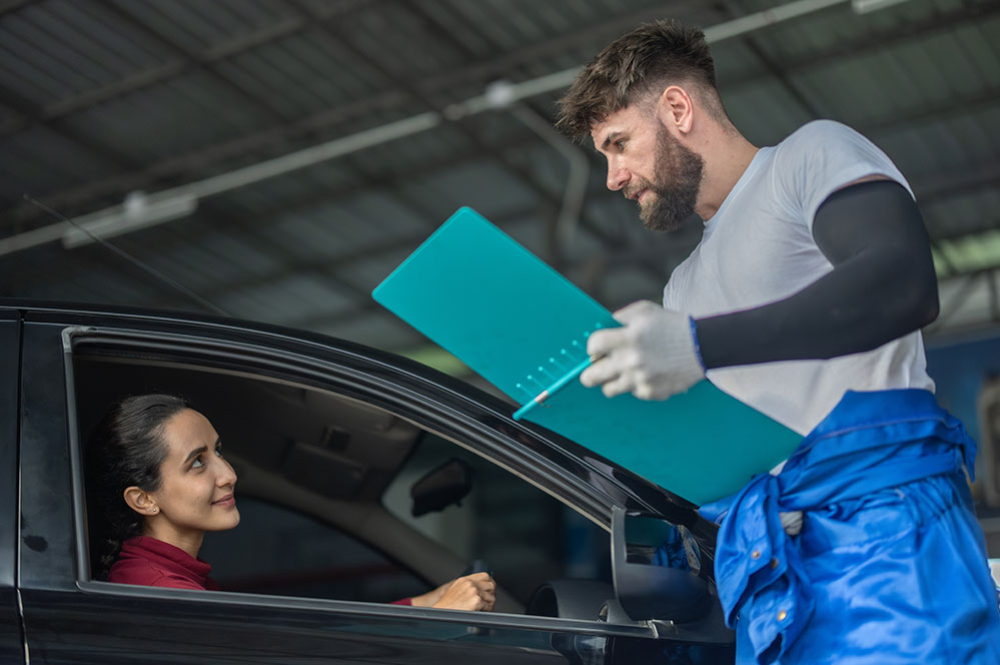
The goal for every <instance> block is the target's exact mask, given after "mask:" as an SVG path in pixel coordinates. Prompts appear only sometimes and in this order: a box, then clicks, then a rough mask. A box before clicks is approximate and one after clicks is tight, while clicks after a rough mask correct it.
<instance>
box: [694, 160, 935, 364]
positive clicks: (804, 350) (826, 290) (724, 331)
mask: <svg viewBox="0 0 1000 665" xmlns="http://www.w3.org/2000/svg"><path fill="white" fill-rule="evenodd" d="M813 238H814V239H815V240H816V244H817V245H818V247H819V249H820V251H822V252H823V254H824V255H825V256H826V258H827V259H828V260H829V261H830V263H832V264H833V270H832V271H831V272H830V273H828V274H826V275H824V276H823V277H822V278H820V279H818V280H817V281H816V282H814V283H813V284H811V285H810V286H808V287H806V288H805V289H803V290H802V291H800V292H798V293H796V294H795V295H793V296H791V297H789V298H786V299H785V300H781V301H778V302H776V303H772V304H770V305H765V306H762V307H758V308H755V309H750V310H745V311H742V312H735V313H732V314H723V315H719V316H712V317H707V318H704V319H698V320H696V321H695V327H696V330H697V337H698V344H699V347H700V352H701V357H702V360H703V361H704V363H705V367H706V368H707V369H713V368H717V367H729V366H734V365H748V364H753V363H762V362H773V361H778V360H805V359H825V358H833V357H836V356H842V355H847V354H851V353H859V352H862V351H869V350H871V349H874V348H877V347H879V346H881V345H882V344H885V343H887V342H890V341H892V340H894V339H897V338H899V337H901V336H903V335H906V334H907V333H910V332H912V331H914V330H917V329H919V328H920V327H922V326H924V325H927V324H928V323H930V322H931V321H933V320H934V319H935V318H937V314H938V295H937V279H936V276H935V272H934V262H933V260H932V258H931V251H930V241H929V239H928V236H927V231H926V229H925V228H924V225H923V220H922V219H921V216H920V212H919V211H918V209H917V206H916V203H914V201H913V199H912V198H911V197H910V195H909V193H908V192H907V191H906V189H904V188H903V187H902V186H901V185H900V184H899V183H896V182H894V181H890V180H878V181H874V182H864V183H861V184H854V185H850V186H848V187H846V188H844V189H841V190H838V191H837V192H834V193H833V194H831V195H830V196H829V197H828V198H827V199H826V201H824V202H823V204H822V205H821V206H820V207H819V209H818V210H817V212H816V216H815V218H814V221H813Z"/></svg>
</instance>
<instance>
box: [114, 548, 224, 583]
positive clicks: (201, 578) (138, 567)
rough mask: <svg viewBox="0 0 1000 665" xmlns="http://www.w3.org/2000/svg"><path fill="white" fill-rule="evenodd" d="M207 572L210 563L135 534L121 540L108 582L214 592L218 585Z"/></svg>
mask: <svg viewBox="0 0 1000 665" xmlns="http://www.w3.org/2000/svg"><path fill="white" fill-rule="evenodd" d="M210 572H212V566H210V565H209V564H207V563H205V562H204V561H202V560H201V559H195V558H194V557H192V556H191V555H190V554H188V553H187V552H185V551H184V550H182V549H180V548H179V547H174V546H173V545H171V544H170V543H165V542H163V541H162V540H157V539H156V538H150V537H149V536H138V537H136V538H129V539H128V540H126V541H125V542H123V543H122V551H121V553H120V554H119V555H118V560H117V561H115V563H114V565H113V566H111V571H110V572H109V573H108V581H109V582H117V583H118V584H141V585H143V586H160V587H169V588H171V589H201V590H202V591H218V590H219V585H218V584H216V583H215V580H213V579H211V578H210V577H209V576H208V574H209V573H210Z"/></svg>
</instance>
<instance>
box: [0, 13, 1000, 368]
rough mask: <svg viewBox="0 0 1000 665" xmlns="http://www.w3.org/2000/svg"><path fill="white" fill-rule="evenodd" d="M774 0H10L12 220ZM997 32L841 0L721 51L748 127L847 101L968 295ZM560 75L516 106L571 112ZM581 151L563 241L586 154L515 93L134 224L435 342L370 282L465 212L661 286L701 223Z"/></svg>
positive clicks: (24, 225)
mask: <svg viewBox="0 0 1000 665" xmlns="http://www.w3.org/2000/svg"><path fill="white" fill-rule="evenodd" d="M779 4H782V3H776V2H772V1H771V0H739V1H735V0H734V1H730V0H726V1H724V2H722V3H715V4H706V3H700V2H694V1H693V0H692V1H685V0H678V1H676V2H673V3H668V4H665V3H663V2H654V1H653V0H573V1H572V2H570V1H567V2H560V3H552V2H538V1H537V0H482V1H479V2H469V1H467V0H426V1H423V2H420V3H409V2H398V1H388V0H387V1H381V2H376V1H374V0H341V1H338V2H333V1H324V0H297V1H292V2H282V3H276V2H267V1H264V0H215V1H213V2H211V3H205V2H201V1H199V0H164V1H162V2H155V3H136V2H128V1H126V0H115V1H114V2H109V3H98V2H92V1H77V2H71V1H69V0H35V1H30V0H29V1H28V2H24V3H20V4H17V5H11V6H10V9H9V10H8V11H6V12H3V10H2V9H0V199H2V204H0V205H2V208H3V210H0V239H2V238H3V237H4V236H9V235H13V234H15V233H19V232H21V231H24V230H26V229H31V228H37V227H40V226H43V225H45V224H48V223H49V222H50V221H51V220H50V219H48V218H46V217H44V216H42V215H41V214H40V213H39V212H38V211H36V210H34V209H31V208H26V207H25V206H24V204H23V203H22V202H20V196H21V193H22V192H23V191H30V192H31V193H32V194H33V195H35V196H38V197H41V198H43V199H44V200H46V201H47V202H49V203H52V204H54V205H56V207H58V208H60V209H61V210H63V211H64V212H67V213H70V214H83V213H87V212H91V211H94V210H98V209H102V208H105V207H106V206H108V205H110V204H113V203H115V202H118V201H121V200H122V198H123V197H124V196H125V194H127V193H128V192H130V191H133V190H145V191H147V192H155V191H158V190H163V189H166V188H168V187H173V186H176V185H180V184H183V183H186V182H193V181H197V180H201V179H204V178H207V177H210V176H212V175H216V174H219V173H224V172H226V171H229V170H232V169H236V168H240V167H242V166H247V165H251V164H254V163H257V162H260V161H263V160H266V159H270V158H274V157H277V156H280V155H283V154H288V153H291V152H293V151H296V150H300V149H303V148H307V147H309V146H311V145H316V144H320V143H323V142H326V141H331V140H334V139H337V138H342V137H349V136H352V135H355V134H356V133H358V132H363V131H367V130H371V129H374V128H378V127H380V126H382V125H385V124H386V123H390V122H396V121H400V120H404V119H406V118H410V117H413V116H416V115H417V114H420V113H424V112H426V111H428V110H442V109H445V108H446V107H448V105H451V104H456V103H460V102H463V101H464V100H466V99H469V98H471V97H475V96H478V95H481V94H483V92H484V91H485V90H486V88H487V86H488V85H489V84H490V83H491V82H493V81H496V80H497V79H501V78H503V79H507V80H509V81H513V82H518V81H526V80H530V79H534V78H536V77H540V76H544V75H548V74H552V73H554V72H560V71H563V70H566V69H568V68H571V67H577V66H580V65H582V64H584V63H585V62H587V61H588V60H589V59H590V58H591V57H593V55H594V54H595V53H596V52H597V51H598V50H599V49H600V48H602V47H603V46H604V45H606V44H607V43H608V42H609V41H610V40H611V39H613V38H614V37H615V36H616V35H617V34H620V33H621V32H624V31H626V30H627V29H629V28H630V27H632V26H633V25H635V24H637V23H638V22H640V21H643V20H650V19H653V18H656V17H658V16H661V15H663V14H664V12H666V11H673V12H674V13H675V15H676V16H678V17H679V18H682V19H684V20H686V21H688V22H690V23H695V24H699V25H701V26H703V27H708V26H712V25H717V24H719V23H722V22H724V21H727V20H730V19H733V18H737V17H740V16H744V15H747V14H750V13H752V12H755V11H760V10H764V9H770V8H773V7H775V6H776V5H779ZM998 43H1000V3H996V2H985V1H982V0H971V1H964V2H963V1H962V0H911V1H910V2H904V3H900V4H897V5H894V6H892V7H890V8H888V9H884V10H881V11H876V12H872V13H869V14H864V15H856V14H854V13H852V12H851V11H850V8H849V4H848V3H846V2H845V3H842V4H841V5H839V6H837V7H832V8H829V9H825V10H822V11H819V12H817V13H815V14H811V15H809V16H806V17H804V18H801V19H797V20H793V21H790V22H788V23H786V24H781V25H777V26H773V27H770V28H766V29H761V30H757V31H754V32H752V33H751V34H749V35H746V36H744V37H740V38H735V39H730V40H726V41H722V42H719V43H718V44H716V45H715V46H714V48H713V50H714V54H715V59H716V64H717V70H718V79H719V84H720V89H721V92H722V94H723V98H724V100H725V102H726V106H727V109H728V111H729V112H730V115H731V116H732V118H733V120H734V122H735V123H736V125H737V126H738V127H740V129H741V130H742V131H743V132H744V133H745V134H746V135H747V136H748V137H749V138H750V139H751V140H753V141H755V142H757V143H758V144H760V145H769V144H774V143H775V142H777V141H779V140H780V139H781V138H783V137H784V136H785V135H787V134H788V133H789V132H791V131H792V130H794V129H795V128H796V127H798V126H800V125H801V124H802V123H804V122H806V121H808V120H810V119H813V118H816V117H829V118H834V119H837V120H840V121H843V122H847V123H848V124H851V125H852V126H854V127H855V128H856V129H858V130H859V131H862V132H863V133H866V134H867V135H869V136H870V137H871V138H872V139H873V140H874V141H875V142H876V143H878V144H879V145H880V146H881V147H882V148H883V149H884V150H885V151H886V152H887V153H888V154H889V155H890V156H891V157H892V158H893V159H894V160H896V161H897V163H898V165H899V166H900V168H901V170H902V171H903V173H904V174H905V175H906V176H907V177H908V178H909V179H910V181H911V183H912V184H913V186H914V188H915V190H916V191H917V194H918V199H919V201H920V203H921V205H922V209H923V212H924V215H925V219H926V221H927V224H928V228H929V231H930V233H931V236H932V237H933V238H935V239H936V242H937V249H936V251H937V253H938V257H939V258H938V263H939V267H940V270H941V275H942V278H943V279H945V281H946V282H948V284H949V286H948V287H947V288H944V287H943V289H942V296H943V299H945V300H947V298H948V297H950V295H949V294H951V293H952V292H953V291H954V292H955V293H959V292H961V289H958V288H957V287H954V286H952V285H951V283H952V282H951V281H948V280H949V279H952V278H950V277H948V276H950V275H961V274H962V273H968V272H970V271H976V270H983V269H991V268H993V267H997V266H1000V254H995V250H997V249H998V248H997V247H995V245H996V244H997V243H996V240H995V238H994V237H993V235H991V234H989V233H987V234H985V235H982V233H983V231H984V230H987V231H988V230H990V229H994V228H996V227H997V226H998V225H1000V185H998V181H1000V135H998V133H997V132H996V131H995V128H996V127H998V126H1000V51H998V49H997V47H996V44H998ZM560 94H561V92H560V91H558V90H555V91H548V92H544V93H541V94H538V95H536V96H534V97H532V98H529V99H527V100H525V101H524V102H522V103H523V104H526V105H527V106H528V107H529V108H531V109H532V110H533V111H534V112H535V113H537V114H540V115H542V116H547V117H548V118H551V117H552V116H553V114H554V112H555V101H556V100H557V99H558V98H559V96H560ZM582 150H583V154H586V155H588V157H589V159H590V165H591V172H590V175H589V182H588V189H587V200H586V205H585V207H584V210H583V214H582V216H581V219H580V222H579V224H578V227H577V229H576V232H575V236H574V237H575V240H574V242H573V243H572V244H570V245H569V246H567V247H562V248H560V251H559V253H558V256H555V255H552V253H551V250H552V245H551V237H552V236H551V224H552V223H553V222H554V219H555V217H556V215H557V213H558V209H559V206H560V204H561V202H562V196H563V189H564V187H565V184H566V177H567V162H566V159H565V157H563V156H562V155H561V154H560V153H558V152H557V151H555V150H554V149H553V148H552V146H551V145H550V144H549V143H548V142H546V140H543V138H541V137H540V136H539V135H537V134H536V133H535V132H533V131H531V130H530V129H529V128H528V127H526V126H525V125H524V123H523V122H521V121H519V120H518V119H517V118H516V117H514V115H513V114H511V113H508V112H505V111H494V112H488V113H483V114H480V115H475V116H471V117H466V118H464V119H460V120H458V121H457V122H451V121H445V122H443V123H442V124H440V125H438V126H437V127H435V128H433V129H428V130H425V131H422V132H420V133H416V134H413V135H411V136H407V137H405V138H400V139H396V140H392V141H389V142H385V143H382V144H380V145H376V146H373V147H369V148H367V149H365V150H362V151H360V152H355V153H352V154H350V155H347V156H343V157H339V158H337V159H334V160H331V161H328V162H325V163H322V164H318V165H313V166H310V167H308V168H304V169H302V170H298V171H294V172H291V173H287V174H285V175H282V176H279V177H276V178H272V179H268V180H264V181H261V182H257V183H255V184H253V185H251V186H247V187H243V188H239V189H234V190H231V191H227V192H225V193H222V194H218V195H215V196H212V197H208V198H206V199H203V200H201V201H200V202H199V207H198V211H197V212H196V213H195V214H194V215H193V216H191V217H189V218H187V219H181V220H177V221H174V222H169V223H167V224H164V225H162V226H157V227H152V228H149V229H147V230H144V231H140V232H136V233H133V234H130V235H128V236H122V237H121V238H120V239H118V240H117V241H116V242H118V243H119V244H120V245H121V246H122V247H124V248H126V249H128V250H129V251H130V252H132V253H134V254H135V255H136V256H137V257H138V258H140V259H141V260H143V261H146V262H148V263H150V264H151V265H153V266H154V267H156V268H157V269H158V270H161V271H163V272H164V273H167V274H169V275H171V276H172V277H173V278H175V279H177V280H178V281H180V282H181V283H183V284H185V285H186V286H188V287H189V288H192V289H194V290H196V291H197V292H198V293H199V294H200V295H203V296H205V297H208V298H209V300H210V301H212V302H214V303H216V304H218V305H220V306H223V307H224V308H225V309H227V310H229V311H231V312H232V313H233V314H235V315H237V316H242V317H246V318H260V319H262V320H267V321H272V322H278V323H281V322H284V323H290V324H294V325H307V326H312V327H315V328H317V329H321V330H324V331H333V332H335V333H338V334H342V335H344V336H347V337H348V338H351V339H356V340H359V341H363V342H366V343H369V344H375V345H378V346H383V347H385V348H395V349H402V348H412V347H413V346H416V345H419V344H422V343H424V342H423V340H422V338H421V337H420V336H419V335H417V334H415V333H411V332H409V331H408V330H407V329H406V328H405V326H401V325H400V324H399V323H398V322H396V321H395V320H394V319H392V318H391V317H389V316H388V315H386V314H384V313H383V312H381V310H380V309H379V308H377V307H375V306H374V305H373V304H372V303H371V301H370V300H369V299H368V297H367V292H368V291H369V290H370V289H371V288H372V287H373V286H374V285H375V284H376V283H378V281H379V280H380V276H384V275H385V274H387V273H388V272H389V271H391V269H392V268H393V267H394V266H395V265H396V264H397V263H398V261H399V260H401V258H402V257H403V256H405V254H406V253H407V252H408V250H409V249H410V248H412V247H413V246H415V245H416V243H417V242H418V241H419V239H420V238H421V237H423V236H424V235H426V234H427V233H429V232H430V231H431V230H432V229H433V228H434V227H435V226H436V225H437V224H438V223H440V222H441V221H442V220H443V219H445V218H446V217H447V216H448V215H450V214H451V213H452V212H453V211H454V210H455V209H456V208H457V207H459V206H461V205H472V206H474V207H476V208H477V209H479V210H480V211H481V212H483V213H484V214H486V215H487V216H488V217H491V218H494V219H495V220H496V221H497V222H498V223H499V224H500V225H501V226H502V227H503V228H504V229H506V230H507V231H508V232H509V233H511V234H512V235H513V236H514V237H515V238H517V239H518V240H520V241H522V242H524V243H525V244H526V245H527V246H529V247H530V248H531V249H532V250H534V251H537V252H538V253H540V254H541V255H543V256H545V257H546V258H551V259H553V260H554V259H557V258H558V260H559V261H560V265H559V267H560V269H561V270H564V271H565V272H566V273H567V274H568V275H570V277H571V278H572V279H575V280H577V282H578V283H580V284H581V285H583V286H584V287H585V288H587V289H589V290H590V291H591V292H592V293H594V294H595V295H596V296H597V297H599V298H600V299H602V300H603V301H604V302H605V304H608V305H609V306H617V305H621V304H625V303H626V302H628V301H629V300H631V299H635V298H640V297H641V298H653V299H657V298H658V297H659V292H660V290H661V289H662V282H663V280H664V279H665V278H666V276H667V275H668V274H669V272H670V270H672V268H673V267H674V266H676V265H677V263H678V262H679V261H680V260H681V259H682V258H683V257H684V256H685V255H686V253H687V252H688V251H690V248H691V247H693V245H694V244H695V243H696V242H697V239H698V237H699V228H698V225H697V224H690V225H688V226H687V227H685V229H684V230H682V231H681V232H680V233H678V234H676V235H673V236H658V235H655V234H651V233H650V232H647V231H645V230H643V229H642V228H641V227H640V225H639V224H638V223H637V222H636V220H635V207H634V205H633V204H631V203H630V202H627V201H625V200H623V199H622V198H620V196H619V195H617V194H609V193H608V192H606V191H605V190H604V164H603V160H602V159H601V158H599V157H598V156H597V155H595V154H594V153H593V152H592V151H590V149H589V148H586V149H582ZM969 234H971V235H969ZM977 234H979V235H977ZM962 279H963V278H962V277H960V276H959V277H954V278H953V279H952V281H954V280H958V281H961V280H962ZM983 283H985V280H984V282H983ZM943 284H944V282H943ZM985 292H986V293H987V294H988V289H987V290H986V291H985ZM0 294H4V295H29V296H32V295H34V296H47V297H60V298H64V299H65V298H85V299H92V300H93V299H104V300H108V301H112V302H119V303H125V302H133V303H140V302H141V303H142V304H146V305H154V306H155V305H157V304H159V305H163V306H171V307H186V308H195V307H197V306H198V305H197V304H195V303H192V302H188V301H185V300H184V299H183V297H182V296H180V295H178V294H176V293H171V292H170V291H169V289H168V288H167V287H165V286H164V285H162V284H156V283H155V282H153V281H152V280H151V278H148V277H146V276H142V275H138V274H137V273H136V272H135V269H134V268H131V267H128V266H126V265H125V264H123V262H121V261H120V260H119V259H117V258H116V257H114V256H113V255H110V254H108V253H107V252H106V251H104V250H102V249H100V248H99V247H94V246H88V247H83V248H80V249H76V250H65V249H62V247H61V246H59V245H50V246H45V247H39V248H36V249H34V250H28V251H25V252H23V253H21V254H18V255H10V256H5V257H0ZM977 297H978V296H977ZM986 297H987V298H988V295H987V296H986ZM966 298H968V297H966ZM960 304H961V303H960ZM987 304H988V303H987ZM963 311H964V310H963ZM970 311H972V312H973V314H970V315H968V316H970V317H972V318H969V319H966V318H962V317H958V318H955V319H953V321H959V322H960V323H961V325H966V324H968V323H969V322H970V321H974V320H980V319H976V318H975V317H976V316H980V317H984V316H985V317H986V318H985V319H982V320H989V317H991V316H992V313H991V312H992V311H993V310H991V309H990V307H989V306H987V307H985V308H982V307H980V308H978V309H977V308H975V307H973V308H972V310H970ZM984 312H985V313H984ZM963 316H966V315H964V314H963ZM949 325H951V324H949Z"/></svg>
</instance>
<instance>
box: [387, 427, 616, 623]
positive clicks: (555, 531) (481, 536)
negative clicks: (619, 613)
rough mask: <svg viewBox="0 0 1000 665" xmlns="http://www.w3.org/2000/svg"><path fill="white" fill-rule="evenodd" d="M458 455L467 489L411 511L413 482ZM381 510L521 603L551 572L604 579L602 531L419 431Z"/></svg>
mask: <svg viewBox="0 0 1000 665" xmlns="http://www.w3.org/2000/svg"><path fill="white" fill-rule="evenodd" d="M454 459H458V460H461V462H463V463H465V464H467V465H468V466H469V468H470V469H471V470H472V483H471V484H472V489H471V491H470V492H469V494H468V495H467V496H465V497H464V498H463V499H461V500H460V501H459V503H458V504H452V505H449V506H448V507H446V508H444V509H443V510H441V511H438V512H429V513H425V514H423V515H420V516H418V517H415V516H414V515H413V512H414V510H413V509H414V501H413V497H412V496H411V491H412V489H413V486H414V483H416V482H417V481H419V480H420V479H421V478H423V477H425V476H426V474H428V473H429V472H431V471H433V470H434V469H437V468H440V467H441V466H442V465H444V464H447V463H448V462H449V461H451V460H454ZM382 501H383V505H384V506H385V507H386V509H387V510H388V511H389V512H390V513H392V514H393V515H395V516H396V517H398V518H400V519H401V520H403V521H405V522H407V523H408V524H410V525H412V526H413V527H414V528H415V529H417V530H419V531H421V532H422V533H424V534H425V535H427V536H428V537H430V538H432V539H434V540H435V541H437V542H439V543H440V544H442V545H443V546H444V547H446V548H447V549H448V550H450V551H451V552H453V553H455V554H456V555H458V556H459V557H461V558H463V559H465V560H466V561H469V562H472V561H473V560H475V559H480V560H483V561H485V562H486V564H488V565H489V567H490V568H491V570H492V572H493V574H494V576H495V577H496V579H497V581H498V583H499V584H502V585H503V586H504V588H506V589H507V590H508V591H510V592H511V593H513V594H514V596H515V597H516V598H517V599H518V600H519V601H521V602H522V603H525V604H527V603H528V601H529V599H530V597H531V594H532V592H533V591H534V590H535V589H536V588H537V587H538V586H539V585H540V584H541V583H543V582H545V581H546V580H551V579H566V578H570V579H588V580H602V581H606V582H610V578H611V573H610V557H609V553H608V548H609V547H608V544H609V537H608V533H607V532H606V531H605V530H604V529H602V528H601V527H599V526H597V525H596V524H594V523H593V522H591V521H590V520H589V519H587V518H586V517H584V516H582V515H580V514H579V513H577V512H576V511H574V510H572V509H570V508H568V507H567V506H565V505H564V504H563V503H561V502H560V501H558V500H556V499H554V498H552V497H551V496H549V495H548V494H546V493H545V492H543V491H541V490H539V489H538V488H536V487H534V486H533V485H531V484H530V483H528V482H526V481H524V480H523V479H521V478H519V477H517V476H515V475H514V474H512V473H510V472H508V471H507V470H505V469H503V468H501V467H499V466H497V465H495V464H493V463H492V462H490V461H488V460H486V459H483V458H482V457H480V456H479V455H476V454H473V453H471V452H469V451H467V450H464V449H463V448H461V447H459V446H457V445H455V444H454V443H452V442H450V441H447V440H445V439H442V438H441V437H438V436H435V435H433V434H427V435H425V436H424V437H423V438H422V439H421V441H420V442H419V444H418V445H417V447H416V449H415V450H414V452H413V453H412V455H411V456H410V458H409V459H408V460H407V463H406V464H405V465H404V466H403V468H402V469H401V470H400V471H399V473H398V474H397V476H396V478H395V479H394V480H393V482H392V484H390V485H389V487H388V488H387V489H386V492H385V494H384V495H383V500H382Z"/></svg>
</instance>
